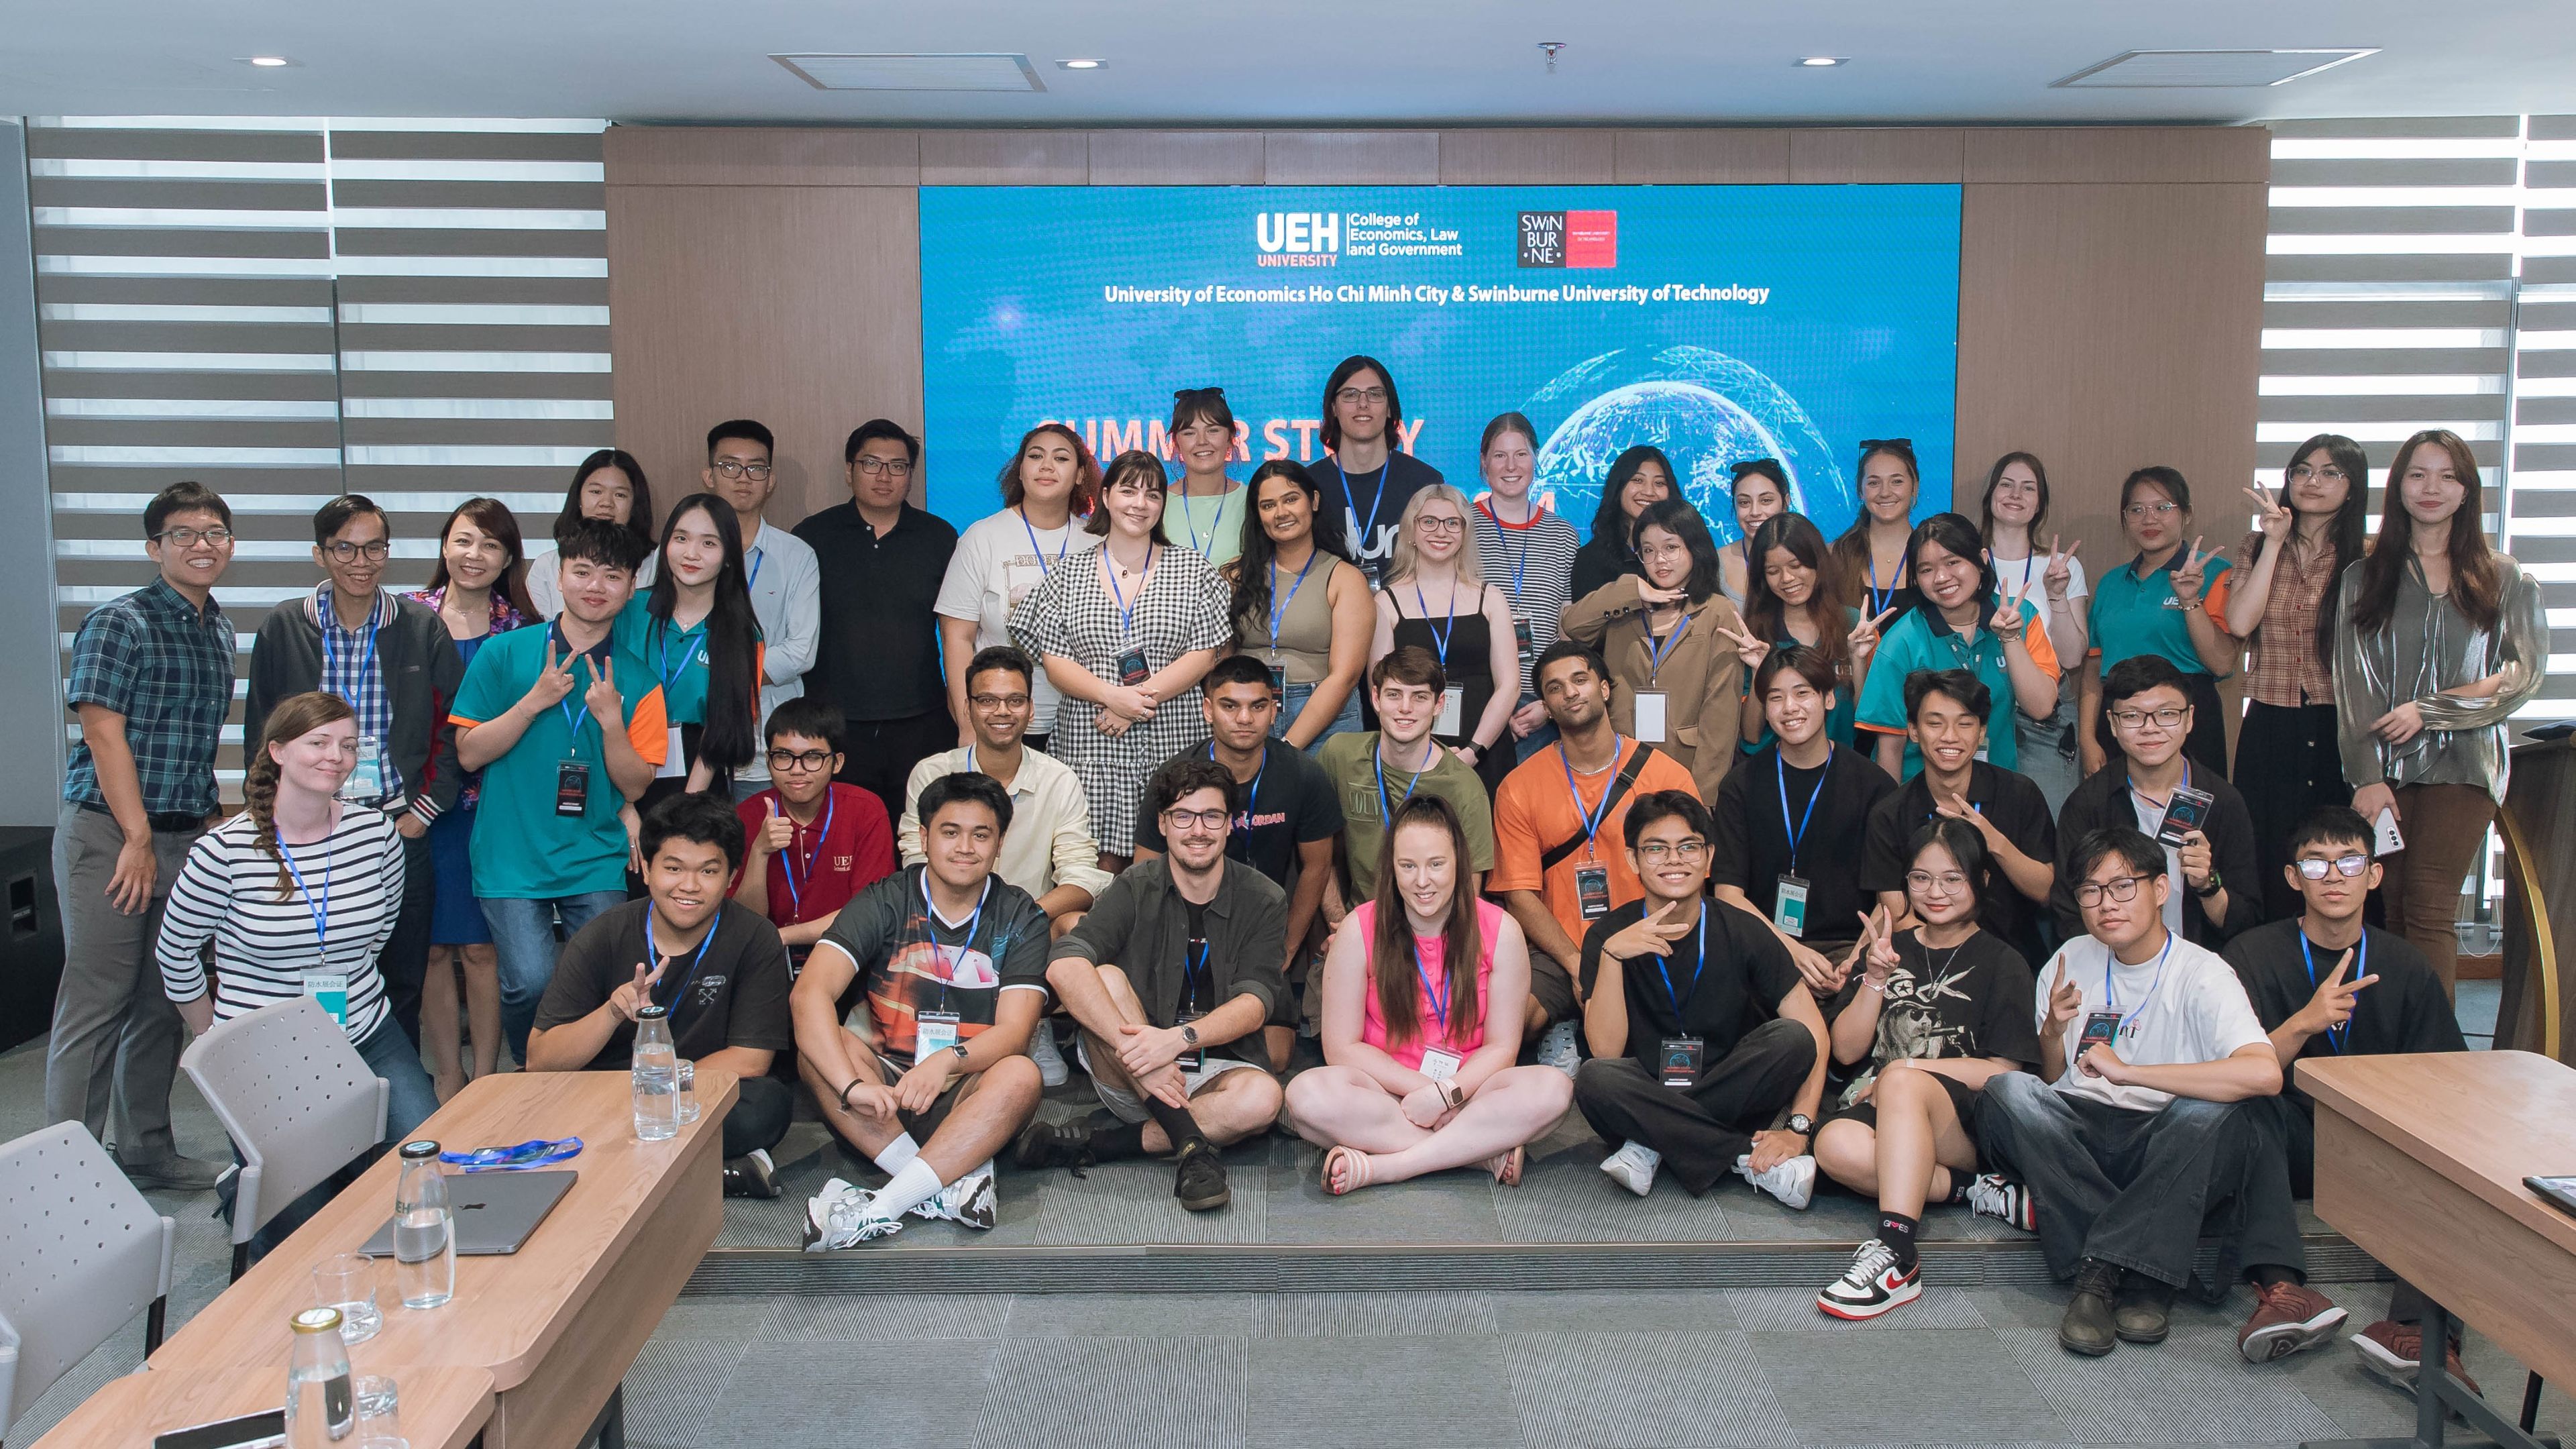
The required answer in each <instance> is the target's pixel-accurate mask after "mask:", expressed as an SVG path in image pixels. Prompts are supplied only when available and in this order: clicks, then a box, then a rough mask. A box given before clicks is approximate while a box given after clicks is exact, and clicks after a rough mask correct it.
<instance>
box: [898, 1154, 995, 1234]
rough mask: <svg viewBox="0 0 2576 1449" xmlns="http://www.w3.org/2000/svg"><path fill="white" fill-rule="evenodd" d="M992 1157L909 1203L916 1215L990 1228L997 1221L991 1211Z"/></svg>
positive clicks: (967, 1225)
mask: <svg viewBox="0 0 2576 1449" xmlns="http://www.w3.org/2000/svg"><path fill="white" fill-rule="evenodd" d="M994 1207H995V1201H994V1195H993V1160H992V1159H991V1158H989V1157H988V1158H986V1159H984V1165H983V1166H981V1167H978V1168H976V1169H975V1170H974V1171H972V1172H970V1173H968V1174H966V1175H965V1176H964V1177H961V1178H959V1179H957V1180H956V1181H955V1182H952V1183H950V1184H948V1185H947V1186H946V1187H943V1188H941V1189H940V1190H939V1191H938V1192H937V1193H936V1194H934V1195H933V1196H931V1197H930V1198H929V1199H927V1200H925V1201H922V1202H917V1203H914V1204H913V1205H912V1215H913V1216H914V1217H918V1218H932V1219H942V1218H944V1219H946V1220H947V1221H949V1222H952V1223H956V1224H959V1225H960V1226H963V1227H969V1228H990V1227H991V1226H993V1224H994V1223H995V1222H996V1221H998V1217H997V1215H996V1213H995V1211H994Z"/></svg>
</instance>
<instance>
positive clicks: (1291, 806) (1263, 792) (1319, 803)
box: [1136, 740, 1342, 890]
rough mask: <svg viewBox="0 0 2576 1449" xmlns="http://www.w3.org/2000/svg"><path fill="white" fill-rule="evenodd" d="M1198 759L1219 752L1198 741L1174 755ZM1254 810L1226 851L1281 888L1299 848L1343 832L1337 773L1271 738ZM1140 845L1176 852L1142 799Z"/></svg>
mask: <svg viewBox="0 0 2576 1449" xmlns="http://www.w3.org/2000/svg"><path fill="white" fill-rule="evenodd" d="M1194 757H1195V758H1197V759H1202V760H1206V759H1214V758H1215V755H1214V753H1213V751H1212V750H1211V748H1210V747H1209V746H1208V745H1205V744H1198V745H1192V746H1191V747H1190V748H1188V749H1186V750H1183V751H1181V752H1180V753H1179V754H1177V755H1175V756H1173V757H1172V758H1173V759H1175V760H1186V759H1191V758H1194ZM1167 763H1168V762H1167ZM1251 814H1252V824H1251V827H1250V828H1249V829H1247V828H1245V825H1244V819H1243V817H1242V816H1240V815H1238V816H1236V817H1235V819H1234V829H1233V830H1232V831H1231V832H1230V833H1229V834H1228V835H1227V837H1226V842H1225V853H1226V854H1228V855H1230V856H1233V857H1234V858H1235V859H1236V860H1239V861H1242V862H1243V863H1244V864H1246V865H1248V866H1251V867H1252V868H1253V869H1254V870H1257V871H1259V872H1261V873H1262V874H1263V875H1266V876H1268V877H1270V879H1271V881H1272V883H1274V884H1276V885H1277V886H1278V887H1279V888H1280V889H1281V890H1286V889H1287V888H1288V882H1289V873H1290V872H1291V871H1292V870H1294V869H1295V867H1296V864H1297V847H1298V846H1300V845H1307V844H1311V843H1313V842H1315V841H1318V840H1330V839H1332V838H1333V837H1334V836H1336V835H1339V834H1341V833H1342V802H1341V798H1340V797H1339V796H1338V795H1336V794H1334V792H1333V779H1332V777H1331V776H1330V775H1327V774H1325V773H1324V767H1323V766H1321V765H1318V764H1316V763H1315V760H1314V757H1313V756H1311V755H1309V754H1307V753H1306V752H1305V751H1304V750H1298V749H1291V748H1289V747H1288V746H1287V745H1285V744H1282V743H1281V742H1279V741H1277V740H1272V741H1271V742H1270V747H1269V749H1268V750H1267V752H1265V753H1264V755H1263V756H1262V761H1261V770H1260V773H1259V774H1257V775H1255V776H1254V777H1253V780H1252V812H1251ZM1136 843H1137V844H1138V845H1140V846H1142V847H1144V848H1145V849H1147V850H1156V851H1164V852H1169V851H1170V850H1171V846H1170V845H1169V844H1167V843H1166V842H1165V841H1164V839H1163V822H1162V821H1161V820H1159V819H1157V818H1156V817H1155V815H1154V813H1153V811H1152V810H1150V809H1148V808H1146V804H1145V802H1144V801H1141V800H1140V801H1138V802H1137V805H1136Z"/></svg>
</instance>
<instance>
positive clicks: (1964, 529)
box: [1905, 513, 1999, 620]
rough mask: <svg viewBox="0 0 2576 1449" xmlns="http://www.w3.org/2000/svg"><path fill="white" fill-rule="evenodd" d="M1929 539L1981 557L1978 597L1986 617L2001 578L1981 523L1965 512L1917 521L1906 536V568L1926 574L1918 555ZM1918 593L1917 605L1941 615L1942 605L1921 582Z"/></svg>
mask: <svg viewBox="0 0 2576 1449" xmlns="http://www.w3.org/2000/svg"><path fill="white" fill-rule="evenodd" d="M1927 543H1937V544H1939V545H1940V546H1941V548H1942V549H1943V550H1944V551H1945V552H1948V553H1954V554H1957V555H1958V556H1959V557H1961V558H1968V559H1975V560H1976V561H1977V599H1978V601H1979V609H1980V618H1981V620H1982V617H1983V611H1984V610H1986V609H1989V608H1991V607H1992V606H1993V604H1994V603H1995V588H1996V586H1997V583H1998V582H1999V581H1998V580H1997V579H1996V577H1995V561H1994V560H1993V559H1992V558H1990V557H1988V556H1987V554H1986V541H1985V539H1984V538H1982V537H1980V536H1979V535H1978V533H1977V526H1976V525H1975V524H1973V523H1970V522H1969V521H1968V516H1967V515H1966V514H1964V513H1935V514H1933V515H1932V516H1931V517H1930V518H1927V519H1925V520H1923V521H1922V522H1921V523H1918V524H1916V525H1914V532H1913V534H1912V535H1911V536H1909V537H1908V538H1907V539H1906V540H1905V571H1906V572H1907V573H1908V574H1910V575H1912V576H1914V577H1916V578H1920V577H1921V576H1922V574H1923V568H1922V565H1921V564H1919V563H1917V562H1916V559H1917V557H1918V556H1919V555H1920V554H1921V553H1922V552H1923V545H1925V544H1927ZM1915 594H1916V597H1917V598H1918V600H1919V602H1918V603H1917V604H1916V605H1915V607H1916V608H1918V609H1921V610H1922V611H1923V612H1924V613H1926V614H1929V615H1931V616H1933V617H1934V618H1938V617H1940V613H1941V606H1940V605H1938V604H1936V603H1933V602H1932V596H1931V595H1929V594H1926V593H1924V592H1923V591H1922V588H1921V586H1920V585H1917V586H1916V588H1915Z"/></svg>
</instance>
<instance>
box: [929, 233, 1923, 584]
mask: <svg viewBox="0 0 2576 1449" xmlns="http://www.w3.org/2000/svg"><path fill="white" fill-rule="evenodd" d="M921 319H922V353H923V357H922V362H923V370H924V374H925V384H926V388H927V398H926V418H925V421H926V425H927V431H928V439H927V443H928V458H927V467H926V469H925V474H926V483H927V487H928V491H929V500H930V506H931V508H932V509H933V510H934V511H936V512H938V513H940V514H941V515H943V516H945V517H947V518H949V519H950V520H952V521H954V522H956V523H959V524H961V525H962V524H964V523H965V522H966V521H968V520H969V519H972V518H976V517H980V516H981V515H983V514H986V513H989V512H991V511H993V510H994V509H995V508H998V507H999V506H1000V502H999V498H998V495H997V494H996V491H995V482H994V480H995V476H996V474H997V473H998V472H999V471H1000V469H1001V467H1002V464H1003V462H1004V460H1005V459H1006V458H1008V457H1009V456H1010V453H1011V450H1012V448H1013V447H1014V446H1015V445H1016V444H1017V443H1018V441H1019V439H1020V436H1021V434H1022V433H1023V432H1025V431H1026V430H1027V429H1029V428H1030V427H1033V426H1035V425H1036V424H1038V423H1040V422H1044V421H1050V420H1053V421H1062V422H1067V423H1070V424H1071V425H1072V426H1074V427H1075V428H1076V429H1078V430H1079V431H1080V432H1081V433H1082V435H1083V437H1084V439H1085V440H1086V441H1087V442H1088V443H1089V444H1090V445H1091V447H1092V449H1093V450H1094V452H1095V453H1096V454H1097V455H1098V456H1099V458H1100V459H1101V461H1102V462H1103V463H1106V462H1107V461H1108V459H1109V458H1110V457H1111V456H1112V455H1113V454H1115V453H1117V452H1119V451H1121V450H1123V449H1127V448H1146V449H1150V450H1153V451H1155V452H1157V453H1158V454H1160V455H1161V456H1163V457H1164V459H1165V460H1166V462H1167V463H1168V462H1169V460H1170V459H1171V456H1172V454H1171V452H1170V449H1169V446H1168V444H1167V442H1166V440H1165V424H1166V421H1167V419H1168V418H1169V416H1170V412H1171V399H1172V393H1173V390H1174V389H1176V388H1182V387H1204V386H1210V385H1214V386H1220V387H1223V388H1224V389H1225V391H1226V400H1227V401H1228V403H1229V404H1231V405H1232V407H1233V410H1234V413H1235V416H1236V418H1237V419H1238V420H1240V425H1241V434H1240V437H1241V442H1240V445H1239V447H1238V449H1237V452H1236V462H1235V465H1234V467H1233V468H1232V470H1231V471H1232V473H1233V476H1235V477H1236V478H1237V479H1241V478H1244V477H1246V476H1247V475H1248V474H1249V473H1250V472H1251V470H1252V469H1253V468H1254V467H1255V466H1257V465H1259V464H1260V463H1261V462H1263V461H1264V460H1267V459H1271V458H1281V457H1286V458H1295V459H1298V460H1300V461H1305V462H1311V461H1313V460H1315V459H1317V458H1319V457H1321V456H1323V443H1322V439H1321V437H1320V436H1319V432H1318V420H1319V419H1320V418H1321V416H1322V409H1323V388H1324V382H1325V379H1326V375H1327V374H1328V373H1329V372H1330V371H1331V369H1332V367H1333V365H1334V364H1335V363H1337V362H1339V361H1340V360H1341V359H1342V358H1344V357H1346V356H1349V355H1351V354H1354V353H1364V354H1367V355H1369V356H1373V357H1376V358H1379V359H1381V360H1383V361H1384V362H1385V363H1386V365H1387V367H1388V368H1389V370H1391V371H1392V372H1393V373H1394V380H1395V384H1396V388H1397V393H1398V396H1399V398H1400V400H1401V402H1402V404H1403V411H1404V420H1403V428H1404V443H1403V446H1404V448H1405V450H1406V451H1408V452H1411V453H1413V454H1414V455H1415V456H1417V457H1419V458H1421V459H1423V460H1424V461H1425V462H1428V463H1430V464H1431V465H1432V466H1433V467H1435V468H1438V469H1439V470H1440V471H1441V473H1442V474H1443V475H1445V476H1446V477H1447V478H1448V479H1449V481H1450V482H1452V483H1454V484H1456V485H1458V486H1459V487H1461V488H1463V489H1465V490H1466V492H1467V493H1468V495H1469V496H1470V497H1475V496H1478V495H1479V494H1480V493H1481V492H1482V491H1483V488H1482V483H1481V480H1480V479H1479V477H1478V469H1477V441H1478V438H1479V436H1480V435H1481V434H1482V432H1483V430H1484V426H1485V423H1486V422H1487V420H1489V419H1491V418H1492V417H1494V416H1495V415H1496V414H1498V413H1502V412H1507V411H1519V412H1522V413H1525V414H1527V415H1528V417H1529V418H1530V420H1531V422H1532V423H1534V424H1535V425H1536V429H1537V433H1538V436H1539V439H1540V449H1539V456H1538V463H1537V474H1538V481H1537V484H1536V487H1537V489H1538V491H1539V492H1540V494H1541V498H1542V501H1543V502H1545V503H1547V504H1548V506H1550V507H1551V508H1553V509H1555V510H1556V511H1557V512H1558V513H1560V514H1562V515H1563V516H1565V517H1566V518H1568V519H1570V520H1571V521H1572V522H1573V523H1574V525H1575V526H1576V528H1577V529H1578V530H1588V526H1589V524H1590V522H1591V519H1592V515H1593V511H1594V509H1595V507H1596V506H1597V505H1598V503H1599V500H1600V490H1601V481H1602V477H1603V475H1604V474H1605V473H1606V472H1607V471H1608V469H1609V466H1610V463H1611V460H1612V459H1614V458H1616V457H1617V456H1618V454H1619V452H1620V451H1621V450H1622V449H1624V448H1627V447H1629V446H1631V445H1633V444H1638V443H1651V444H1654V445H1655V446H1657V447H1660V448H1662V449H1663V450H1664V452H1665V453H1666V454H1667V455H1668V456H1670V458H1671V459H1672V462H1673V466H1674V469H1675V472H1676V474H1677V476H1678V477H1680V478H1681V479H1682V480H1684V484H1685V487H1686V488H1687V490H1688V492H1689V494H1690V497H1691V499H1692V501H1693V502H1695V503H1696V504H1698V505H1699V507H1700V510H1701V511H1702V512H1703V513H1704V514H1705V515H1706V516H1707V517H1708V519H1709V522H1710V523H1711V525H1712V526H1713V527H1714V529H1715V531H1716V532H1717V534H1718V536H1719V538H1720V539H1721V540H1725V539H1730V538H1733V537H1734V536H1735V521H1734V512H1733V510H1732V508H1730V507H1729V506H1728V495H1727V484H1728V480H1729V477H1730V471H1729V465H1731V464H1733V463H1735V462H1738V461H1741V460H1744V459H1749V458H1762V457H1772V458H1777V459H1779V460H1780V462H1781V463H1782V464H1783V465H1784V467H1785V469H1786V471H1787V472H1788V475H1789V477H1790V479H1791V492H1792V493H1793V495H1794V498H1795V503H1796V506H1797V507H1798V508H1800V509H1801V510H1802V511H1804V512H1805V513H1806V514H1807V515H1808V516H1809V517H1811V518H1813V519H1814V520H1815V521H1816V522H1817V524H1818V525H1820V526H1821V527H1822V528H1823V529H1824V530H1825V532H1826V534H1827V536H1828V537H1830V536H1832V535H1834V534H1836V533H1838V532H1840V531H1841V530H1842V529H1843V528H1844V527H1845V526H1846V525H1847V524H1848V523H1849V522H1850V521H1851V519H1852V518H1853V516H1854V514H1855V512H1856V511H1857V509H1858V506H1859V500H1858V497H1857V493H1856V488H1857V482H1858V480H1857V479H1856V478H1855V476H1854V470H1855V467H1856V464H1857V462H1858V454H1857V451H1856V445H1857V444H1858V443H1859V441H1860V440H1862V439H1865V438H1895V437H1902V438H1910V439H1912V440H1913V443H1914V446H1915V449H1916V451H1917V453H1918V455H1919V456H1920V458H1921V462H1922V468H1923V490H1922V496H1921V498H1920V500H1919V501H1918V503H1917V505H1916V516H1917V517H1921V516H1924V515H1928V514H1931V513H1935V512H1939V511H1940V510H1942V509H1944V508H1947V507H1949V506H1950V479H1951V472H1952V413H1953V405H1954V397H1955V376H1956V371H1957V353H1958V346H1957V344H1958V319H1959V189H1958V188H1957V187H1955V186H1596V187H1509V186H1491V187H1488V186H1468V187H1456V186H1422V187H1385V186H1365V187H924V188H923V189H922V191H921Z"/></svg>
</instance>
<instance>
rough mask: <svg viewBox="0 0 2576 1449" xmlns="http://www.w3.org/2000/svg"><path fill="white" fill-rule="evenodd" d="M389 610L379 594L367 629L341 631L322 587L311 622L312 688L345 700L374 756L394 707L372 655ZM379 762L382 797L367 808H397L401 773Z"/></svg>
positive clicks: (389, 598)
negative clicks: (317, 658)
mask: <svg viewBox="0 0 2576 1449" xmlns="http://www.w3.org/2000/svg"><path fill="white" fill-rule="evenodd" d="M394 608H395V604H394V600H393V595H391V594H388V593H386V592H385V591H384V590H382V589H379V590H377V591H376V607H375V610H374V611H373V612H372V613H370V614H369V615H368V616H367V624H366V627H365V628H363V629H343V628H341V627H340V614H339V611H338V609H337V608H336V606H334V605H333V603H332V601H331V586H330V585H329V584H327V583H326V584H322V585H319V586H317V587H316V588H315V589H314V590H313V622H314V623H315V624H317V625H319V626H320V627H321V630H322V678H321V680H320V681H319V682H318V683H317V684H316V685H315V687H316V688H318V689H320V690H321V691H322V692H323V693H325V694H336V695H338V696H340V697H341V698H342V699H345V700H347V701H348V702H349V708H350V709H352V710H355V711H356V712H357V715H358V737H359V738H360V739H373V740H374V741H376V745H377V748H378V749H379V750H381V749H383V747H384V742H385V741H386V740H387V739H389V738H391V737H392V735H393V732H394V702H393V698H392V696H390V695H388V694H386V693H385V661H384V658H383V656H382V655H380V654H378V653H377V652H376V632H377V631H378V630H380V629H382V628H384V627H385V626H386V625H387V624H390V623H392V622H393V621H394ZM379 758H380V759H381V760H382V762H383V763H382V766H381V768H382V769H383V770H384V785H385V792H384V794H382V795H380V796H378V797H377V798H376V800H375V801H374V802H372V803H377V804H382V803H384V802H385V801H394V802H397V803H399V802H400V801H401V799H402V796H403V778H402V771H400V770H398V769H395V768H394V762H393V757H392V756H391V755H389V754H387V755H381V756H379Z"/></svg>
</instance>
